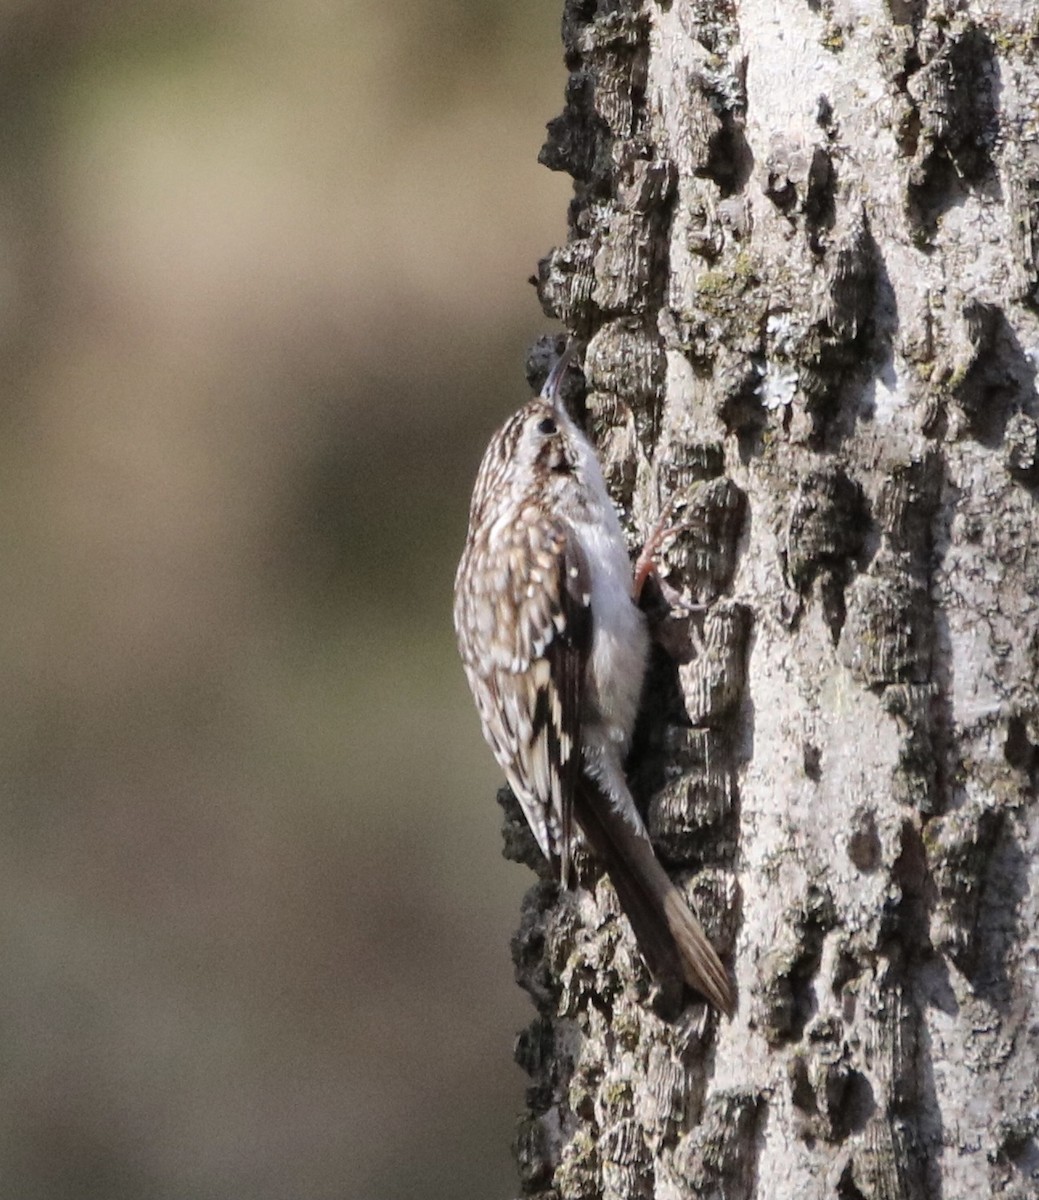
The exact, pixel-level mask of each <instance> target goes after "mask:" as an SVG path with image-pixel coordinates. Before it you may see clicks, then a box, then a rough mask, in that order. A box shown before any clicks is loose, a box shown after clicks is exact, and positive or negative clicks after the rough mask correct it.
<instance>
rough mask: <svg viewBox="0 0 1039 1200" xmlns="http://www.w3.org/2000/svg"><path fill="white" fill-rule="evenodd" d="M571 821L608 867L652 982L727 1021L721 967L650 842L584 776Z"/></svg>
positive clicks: (729, 1005) (728, 994)
mask: <svg viewBox="0 0 1039 1200" xmlns="http://www.w3.org/2000/svg"><path fill="white" fill-rule="evenodd" d="M574 816H575V818H576V820H577V823H578V825H580V827H581V830H582V832H583V833H584V835H585V838H586V839H587V841H588V844H589V846H590V847H591V849H592V850H593V852H594V853H595V854H596V856H597V857H598V858H599V860H600V861H601V862H602V863H603V865H604V866H605V867H606V870H607V873H608V874H609V876H610V879H611V880H612V882H613V886H614V889H615V891H616V892H617V898H618V900H619V901H620V905H621V908H622V909H623V911H624V913H625V915H626V916H627V918H628V920H629V921H630V922H631V927H632V929H633V930H634V932H635V940H636V941H637V942H638V946H639V950H640V951H641V952H642V957H643V958H644V959H645V960H646V966H647V967H648V968H649V972H650V974H651V975H652V976H653V978H654V979H655V980H656V981H657V982H658V984H660V985H661V986H662V987H664V988H667V987H669V986H670V987H672V988H673V987H675V986H676V985H678V986H680V985H682V984H684V985H687V986H688V987H690V988H692V989H693V990H694V991H697V992H699V993H700V994H701V995H703V996H705V997H706V998H707V999H708V1000H709V1001H710V1002H711V1004H713V1005H714V1007H715V1008H716V1009H718V1011H719V1012H722V1013H724V1014H725V1015H726V1016H729V1017H731V1016H732V1015H733V1013H734V1012H735V1010H736V1000H735V996H734V995H733V991H732V985H731V984H730V983H729V977H728V975H727V973H726V971H725V968H724V967H723V966H722V963H721V960H720V959H719V958H718V955H717V954H716V953H715V950H714V947H713V946H712V945H711V943H710V942H709V941H708V940H707V935H706V934H705V933H704V931H703V926H702V925H701V924H700V922H699V921H698V920H697V919H696V916H695V915H694V914H693V912H692V910H691V909H690V908H689V905H688V904H687V903H686V901H685V899H684V897H683V896H682V894H681V892H679V890H678V888H677V887H675V885H674V883H672V881H671V879H670V878H669V876H668V874H667V872H666V871H665V870H664V868H663V867H662V866H661V865H660V863H659V861H658V860H657V857H656V855H655V854H654V853H653V847H652V845H651V844H650V841H649V838H648V837H646V836H645V835H644V834H641V833H639V832H637V831H636V830H634V829H633V828H632V827H631V825H630V823H629V822H628V820H627V819H626V818H625V817H624V816H622V815H621V813H619V812H618V811H617V809H616V807H615V806H614V805H613V804H612V803H611V802H610V801H609V800H608V799H607V798H606V797H605V796H604V795H603V794H602V792H601V791H600V790H599V788H598V787H597V786H596V785H595V783H593V782H592V781H591V780H590V779H589V778H588V777H587V776H582V778H581V780H580V783H579V785H578V787H577V789H576V795H575V797H574Z"/></svg>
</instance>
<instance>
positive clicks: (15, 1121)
mask: <svg viewBox="0 0 1039 1200" xmlns="http://www.w3.org/2000/svg"><path fill="white" fill-rule="evenodd" d="M559 15H560V5H559V3H558V0H535V2H534V3H528V4H522V5H517V4H514V3H509V2H508V0H482V2H478V3H473V2H469V3H458V2H456V3H449V2H445V0H436V2H434V0H413V2H412V3H409V4H406V5H387V4H379V3H374V2H360V0H136V2H132V0H108V2H106V3H104V4H96V3H93V4H92V3H89V2H88V0H9V2H7V3H4V4H3V5H0V302H2V303H0V355H2V362H3V365H4V403H3V407H2V410H0V426H2V437H0V489H2V491H0V536H2V540H3V551H4V553H3V561H4V570H3V572H2V577H0V578H2V583H0V631H2V633H0V636H2V637H3V638H4V641H5V645H4V660H3V661H4V670H3V672H2V675H0V689H2V692H3V702H4V712H5V714H6V720H4V721H3V723H2V725H0V751H2V754H3V759H4V769H3V776H2V778H3V787H4V791H3V806H2V809H0V812H2V820H3V828H2V838H0V855H2V861H0V888H2V891H3V895H2V902H0V912H2V917H0V928H2V957H0V963H2V966H0V1063H2V1068H0V1080H2V1083H0V1087H2V1096H3V1102H2V1103H0V1196H3V1197H8V1196H10V1197H18V1198H22V1200H37V1198H38V1200H59V1198H61V1200H64V1198H66V1197H67V1198H75V1200H79V1198H81V1197H82V1198H88V1197H89V1198H93V1197H98V1198H103V1200H124V1198H125V1200H253V1198H255V1200H326V1198H327V1200H332V1198H335V1200H353V1198H354V1197H356V1198H358V1200H381V1198H382V1197H386V1198H387V1200H389V1198H394V1200H397V1198H406V1197H410V1196H414V1197H416V1198H417V1197H422V1198H423V1200H435V1198H436V1197H449V1196H450V1197H461V1198H465V1197H473V1198H474V1200H475V1198H476V1197H479V1198H480V1200H496V1198H502V1200H504V1198H505V1197H508V1196H511V1195H514V1194H515V1193H516V1191H517V1187H516V1184H515V1181H514V1178H513V1167H512V1163H511V1156H510V1142H511V1139H512V1136H513V1121H514V1116H515V1114H516V1113H517V1112H518V1110H519V1108H520V1106H521V1096H522V1085H523V1080H522V1077H521V1076H520V1073H519V1071H518V1069H517V1068H515V1067H514V1066H513V1065H512V1061H511V1052H512V1043H513V1037H514V1034H515V1032H516V1030H518V1029H519V1028H520V1027H521V1026H522V1025H523V1024H525V1023H526V1021H527V1020H528V1018H529V1015H530V1014H529V1010H528V1006H527V1004H526V1003H525V1001H524V998H523V997H522V996H521V994H520V993H519V992H518V991H517V990H516V988H515V986H514V984H513V981H512V968H511V964H510V961H509V956H508V938H509V936H510V933H511V931H512V929H513V928H514V926H515V924H516V920H517V915H518V898H519V896H520V894H521V893H522V890H523V888H524V887H525V886H527V884H528V883H529V882H530V879H529V876H527V874H526V873H525V872H524V871H522V870H521V869H519V868H517V867H514V866H510V865H508V864H506V863H505V862H504V861H503V860H502V859H501V857H500V838H499V825H500V819H499V812H498V810H497V808H496V806H495V804H494V803H493V794H494V788H495V787H496V786H497V782H498V774H497V771H496V770H495V768H494V766H493V764H492V762H491V759H490V755H489V752H487V751H486V749H485V747H484V746H483V743H482V740H481V739H480V737H479V732H478V726H477V722H476V718H475V715H474V713H473V711H472V708H471V704H470V701H469V697H468V694H467V692H466V690H465V686H464V682H463V679H462V675H461V671H460V669H459V667H458V665H457V662H456V659H455V653H454V645H453V638H452V635H451V630H450V590H451V581H452V576H453V572H454V566H455V562H456V560H457V556H458V553H459V550H460V546H461V540H462V537H463V534H464V529H465V521H466V507H467V503H468V495H469V490H470V486H471V483H472V479H473V476H474V473H475V470H476V466H477V463H478V460H479V456H480V454H481V452H482V449H483V446H484V444H485V442H486V439H487V437H488V436H489V433H490V431H491V429H492V428H493V427H494V425H495V424H497V423H498V422H499V421H500V420H501V419H502V418H503V417H504V415H505V414H506V413H507V412H508V411H509V410H511V409H512V408H514V407H515V406H516V405H517V404H519V403H521V402H522V401H523V399H524V398H525V396H526V388H525V385H524V381H523V373H522V363H523V356H524V353H525V350H526V347H527V345H528V344H529V343H530V342H531V341H532V340H533V338H534V337H536V336H537V335H538V334H539V333H542V332H545V331H546V328H550V326H548V325H547V323H546V322H545V320H544V318H543V317H542V315H541V313H540V311H539V308H538V305H537V301H536V297H535V295H534V292H533V289H532V288H531V287H530V286H529V284H528V282H527V278H528V276H529V275H530V274H531V273H532V272H534V271H535V270H536V264H537V260H538V258H539V256H540V255H542V254H543V253H545V252H546V251H547V250H548V249H549V248H550V246H551V245H552V244H553V243H555V242H558V241H560V240H561V239H562V237H563V236H564V218H565V210H566V202H567V199H568V196H569V187H568V181H566V180H565V179H562V178H560V177H557V176H552V175H550V174H549V173H548V172H547V171H545V170H544V169H543V168H541V167H539V166H538V165H537V163H536V157H537V152H538V148H539V146H540V143H541V140H542V138H543V133H544V124H545V122H546V121H547V120H549V119H550V118H551V117H552V116H553V115H555V113H556V111H557V110H558V109H559V107H560V105H561V98H562V89H563V84H564V79H565V76H564V72H563V68H562V63H561V50H560V47H559V36H558V27H559Z"/></svg>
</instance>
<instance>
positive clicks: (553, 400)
mask: <svg viewBox="0 0 1039 1200" xmlns="http://www.w3.org/2000/svg"><path fill="white" fill-rule="evenodd" d="M576 355H577V346H576V345H575V344H574V340H573V338H571V339H570V340H569V341H568V342H567V343H566V348H565V349H564V350H563V353H562V354H560V356H559V357H558V358H557V359H556V361H555V362H554V363H553V364H552V370H551V371H549V373H548V378H547V379H546V380H545V385H544V387H542V389H541V399H542V400H547V401H548V402H549V403H550V404H551V405H552V407H553V408H559V407H560V405H559V388H560V386H561V385H562V382H563V376H564V375H565V374H566V372H567V369H568V368H569V366H570V364H571V363H572V362H573V361H574V358H575V357H576Z"/></svg>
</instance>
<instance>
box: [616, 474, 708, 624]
mask: <svg viewBox="0 0 1039 1200" xmlns="http://www.w3.org/2000/svg"><path fill="white" fill-rule="evenodd" d="M674 511H675V498H674V496H672V497H671V498H670V499H669V500H668V502H667V503H666V504H665V505H664V508H663V510H662V512H661V514H660V516H659V517H657V520H656V523H655V524H654V526H653V528H652V529H651V530H650V531H649V535H648V537H647V538H646V540H645V542H644V543H643V545H642V549H641V550H640V551H639V556H638V558H636V559H635V566H634V568H633V570H632V584H631V598H632V599H633V600H634V601H635V603H636V604H639V602H640V601H641V600H642V590H643V588H644V587H645V586H646V581H647V580H648V579H650V578H652V579H653V580H654V581H655V582H656V585H657V587H658V588H659V589H660V594H661V596H663V598H664V600H665V601H666V602H667V605H668V607H669V608H670V609H671V610H672V611H674V612H677V613H680V614H682V615H683V616H692V615H694V614H696V613H701V612H706V611H707V606H706V605H704V604H693V603H692V602H691V601H689V600H686V599H685V598H684V597H683V596H682V593H681V592H679V590H678V589H677V588H673V587H672V586H671V585H670V584H669V583H668V582H667V581H666V580H665V579H664V578H663V577H662V576H661V574H660V571H659V570H658V567H659V564H658V562H657V552H658V551H659V549H660V547H661V545H662V544H663V543H664V541H665V539H666V538H668V537H669V536H670V535H671V534H673V533H676V532H677V531H678V530H679V529H680V528H681V523H680V522H676V521H673V520H672V515H673V513H674Z"/></svg>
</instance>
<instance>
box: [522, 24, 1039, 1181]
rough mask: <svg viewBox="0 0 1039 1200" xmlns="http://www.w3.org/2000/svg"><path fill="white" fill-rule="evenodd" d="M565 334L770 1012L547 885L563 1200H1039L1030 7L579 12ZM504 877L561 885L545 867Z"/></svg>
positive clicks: (698, 818) (673, 827)
mask: <svg viewBox="0 0 1039 1200" xmlns="http://www.w3.org/2000/svg"><path fill="white" fill-rule="evenodd" d="M563 35H564V44H565V50H566V61H567V65H568V67H569V69H570V72H571V74H570V80H569V84H568V88H567V99H566V107H565V111H564V112H563V114H562V115H561V116H560V117H559V118H558V119H557V120H555V121H554V122H553V123H552V124H551V125H550V127H549V139H548V142H547V143H546V145H545V148H544V150H543V160H544V161H545V162H546V164H547V165H549V166H551V167H553V168H556V169H563V170H566V171H569V172H570V173H571V174H572V175H573V177H574V180H575V192H574V200H573V203H572V206H571V212H570V234H569V240H568V242H567V244H566V246H564V247H561V248H558V249H556V250H554V251H553V252H552V253H551V254H549V256H548V257H547V258H546V259H545V260H544V261H543V262H542V264H541V268H540V276H539V291H540V295H541V299H542V302H543V304H544V307H545V310H546V312H548V313H549V314H551V315H552V316H555V317H558V318H560V319H561V320H563V321H564V322H565V323H566V324H567V325H568V327H569V328H570V329H571V330H572V331H574V332H575V333H576V334H577V336H578V337H580V338H582V339H584V340H585V341H586V342H587V343H588V351H587V356H586V377H587V396H586V401H585V403H586V411H587V419H588V425H589V428H590V429H591V430H592V432H593V433H594V435H595V437H596V438H597V440H598V443H599V445H600V447H601V449H602V452H603V455H604V459H605V461H606V469H607V477H608V479H609V481H610V483H611V485H612V487H613V488H614V490H615V495H616V497H617V499H618V501H619V502H620V503H621V504H622V506H623V507H624V508H625V510H626V512H627V513H628V514H629V520H630V529H631V535H632V544H633V546H634V545H635V544H636V543H637V541H638V540H639V538H640V537H641V536H644V535H645V532H646V531H647V529H648V528H649V527H650V526H651V525H652V524H653V521H654V520H655V518H656V516H657V514H658V513H659V511H660V510H661V508H662V506H663V505H664V503H665V502H666V501H667V500H669V499H672V500H673V501H674V503H675V518H676V520H677V521H678V523H679V526H680V528H679V531H678V533H677V534H676V536H675V537H674V538H672V539H671V540H670V542H669V543H668V546H667V549H666V551H665V554H664V572H665V576H666V578H667V580H668V581H669V582H670V583H671V584H672V585H674V586H676V587H678V588H680V589H681V590H682V591H683V593H684V594H685V596H686V598H687V599H688V600H691V601H693V602H694V604H695V605H697V606H698V607H697V608H694V609H692V610H691V611H689V612H687V613H686V614H685V615H684V616H680V617H677V618H672V619H671V620H670V621H669V622H667V623H666V625H665V626H664V633H665V634H666V637H664V638H663V639H662V640H664V641H666V643H667V645H668V647H669V649H670V652H671V653H670V654H665V653H664V652H663V651H661V652H660V653H659V654H658V657H657V659H656V661H655V662H654V665H653V670H652V674H651V678H650V682H649V686H648V688H647V695H646V705H645V707H646V712H645V714H644V717H643V720H642V724H641V729H640V734H639V745H638V747H637V752H636V755H635V761H634V763H633V772H634V781H635V784H636V786H637V788H638V791H639V793H640V797H641V799H642V800H643V801H644V803H645V806H646V812H647V816H648V820H649V823H650V827H651V830H652V832H653V835H654V838H655V840H656V843H657V846H658V849H659V851H660V853H661V855H662V856H663V858H664V859H665V861H666V862H667V863H668V864H669V866H670V867H671V868H672V870H673V872H674V873H675V875H676V877H677V878H680V879H681V880H683V881H684V882H685V885H686V887H687V890H688V892H689V894H690V895H691V896H692V897H693V898H695V900H696V901H697V904H698V906H699V909H700V912H701V916H702V917H703V920H704V923H705V926H706V928H707V929H708V931H709V933H710V934H711V935H712V937H713V939H714V941H715V943H716V945H718V946H719V948H720V949H721V951H722V952H723V955H725V956H727V957H728V959H729V961H731V962H732V964H733V967H734V971H735V977H736V979H737V982H738V987H739V993H740V1001H739V1012H738V1014H737V1016H736V1018H735V1020H733V1021H732V1022H725V1021H721V1022H719V1021H717V1020H716V1019H715V1017H714V1016H712V1015H711V1014H709V1013H708V1012H706V1010H705V1009H704V1007H703V1006H702V1005H691V1006H690V1007H689V1008H688V1009H687V1010H686V1012H685V1013H684V1014H683V1017H682V1018H681V1019H680V1020H678V1021H673V1022H670V1023H668V1022H665V1021H663V1020H661V1019H660V1018H658V1017H657V1016H656V1015H655V1014H654V1012H653V1009H652V1006H651V1005H650V1004H649V1003H647V999H648V993H649V982H648V979H647V977H646V974H645V971H644V969H643V967H642V965H641V963H640V962H639V959H638V955H637V953H636V952H635V949H634V946H633V943H632V939H631V936H630V933H629V931H628V930H627V928H626V927H625V925H624V923H623V922H622V921H621V920H619V919H618V916H617V907H616V901H615V898H614V897H613V895H612V892H611V889H610V887H609V884H608V883H607V882H605V881H603V880H602V879H599V880H598V881H596V880H595V879H594V876H592V878H591V879H590V880H589V881H588V882H587V884H586V887H584V888H583V889H580V890H578V891H577V892H576V893H574V894H572V895H569V896H560V895H559V894H558V892H557V890H556V889H555V887H554V886H553V885H552V884H550V883H548V882H546V881H542V882H541V883H539V884H538V885H537V886H535V887H534V888H533V889H532V890H531V892H530V894H529V895H528V898H527V903H526V906H525V911H524V916H523V921H522V927H521V929H520V931H519V933H518V935H517V938H516V943H515V956H516V962H517V967H518V974H519V978H520V981H521V983H522V984H523V986H524V987H526V988H527V990H528V991H529V992H530V994H531V995H532V997H533V998H534V1001H535V1004H536V1007H537V1016H536V1018H535V1020H534V1021H533V1023H532V1024H531V1026H530V1028H529V1029H528V1030H527V1031H526V1032H525V1033H524V1034H523V1035H522V1036H521V1038H520V1041H519V1045H518V1050H517V1057H518V1060H519V1061H520V1063H521V1064H522V1065H523V1066H524V1067H525V1069H526V1070H527V1071H528V1072H529V1074H530V1077H531V1087H530V1090H529V1094H528V1103H529V1109H528V1112H527V1114H526V1116H525V1117H524V1119H523V1121H522V1122H521V1127H520V1134H519V1140H518V1160H519V1165H520V1173H521V1180H522V1187H523V1191H524V1193H525V1194H526V1195H530V1196H537V1197H542V1198H543V1200H549V1198H550V1197H552V1198H555V1197H559V1198H561V1200H578V1198H580V1200H591V1198H593V1197H595V1198H598V1197H603V1198H604V1200H607V1198H608V1200H622V1198H623V1200H633V1198H637V1197H647V1198H648V1197H657V1198H660V1200H664V1198H667V1200H678V1198H679V1197H725V1198H726V1200H750V1198H752V1197H753V1198H758V1200H766V1198H768V1200H785V1198H788V1197H789V1198H794V1197H797V1198H798V1200H810V1198H812V1197H834V1198H835V1200H861V1198H866V1200H968V1198H969V1200H974V1198H975V1197H981V1196H990V1195H991V1196H997V1195H998V1196H1009V1197H1017V1198H1020V1200H1025V1198H1026V1197H1034V1196H1036V1195H1037V1194H1039V1146H1037V1132H1039V936H1037V933H1036V930H1037V928H1039V855H1037V842H1039V811H1037V805H1036V789H1037V774H1039V749H1037V747H1039V687H1037V676H1039V599H1037V598H1039V520H1037V496H1039V423H1037V417H1039V405H1037V398H1036V387H1035V369H1036V363H1035V354H1036V350H1035V348H1036V347H1037V346H1039V322H1037V308H1039V240H1037V239H1039V148H1037V144H1036V133H1037V115H1036V114H1037V113H1039V69H1037V65H1036V62H1035V55H1036V49H1037V46H1039V5H1037V4H1035V3H1028V4H1020V3H1017V4H1012V3H1003V4H1000V3H998V2H997V3H995V4H987V5H985V6H982V5H981V4H980V3H967V4H953V3H949V4H947V5H945V6H941V5H926V4H924V3H918V2H916V0H888V3H887V4H886V5H885V4H881V3H879V2H876V3H871V2H869V0H867V2H866V3H863V4H855V5H851V4H848V5H847V7H844V6H842V5H840V4H838V3H834V4H829V3H827V2H826V0H818V2H816V3H812V2H811V0H808V2H806V3H802V2H800V0H796V2H795V0H785V2H784V3H782V4H781V5H779V6H778V7H777V6H776V5H775V4H773V3H771V2H770V3H767V4H766V3H765V2H764V0H747V2H745V3H741V4H739V5H732V4H724V3H722V4H720V5H715V4H706V3H702V2H701V3H697V2H695V0H672V2H671V3H667V2H663V0H659V2H658V0H648V2H647V3H645V4H641V5H640V4H638V3H625V2H622V0H615V2H612V3H611V2H608V0H602V2H599V3H596V2H595V0H569V2H568V3H567V4H566V9H565V14H564V21H563ZM510 839H511V840H510V849H511V853H513V854H514V855H515V856H517V857H521V858H522V857H525V856H526V857H529V852H530V847H529V845H528V844H527V843H525V841H524V839H523V835H522V831H521V830H519V829H518V827H516V826H514V825H513V826H510Z"/></svg>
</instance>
